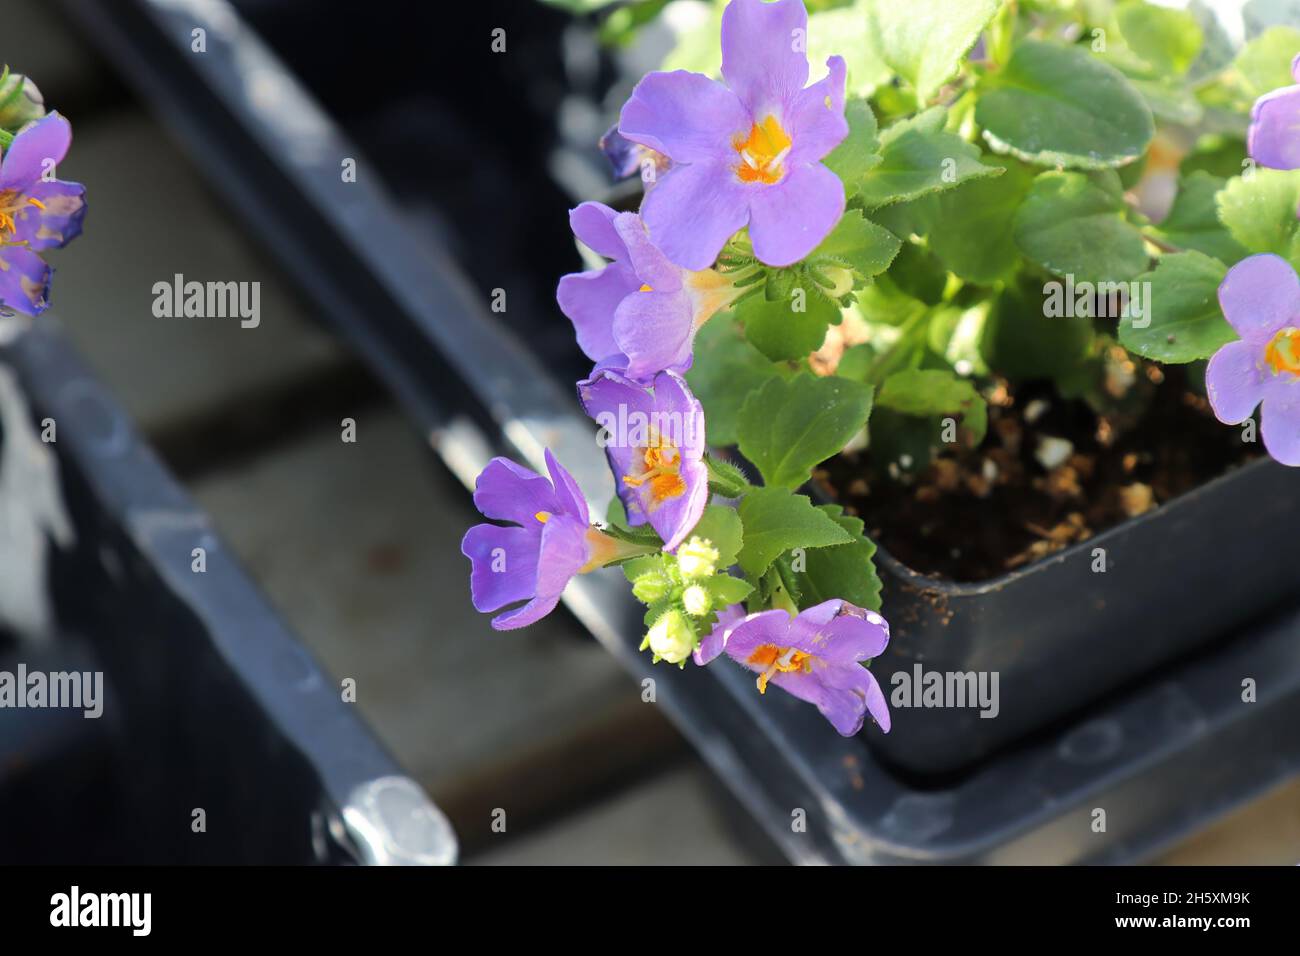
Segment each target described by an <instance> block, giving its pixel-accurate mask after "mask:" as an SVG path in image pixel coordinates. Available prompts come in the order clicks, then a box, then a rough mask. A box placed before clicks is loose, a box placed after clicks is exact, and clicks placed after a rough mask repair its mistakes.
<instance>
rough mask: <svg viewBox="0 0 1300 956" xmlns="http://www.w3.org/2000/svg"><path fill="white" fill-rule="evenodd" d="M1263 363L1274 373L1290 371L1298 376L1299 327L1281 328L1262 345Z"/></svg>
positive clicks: (1299, 366)
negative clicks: (1266, 343)
mask: <svg viewBox="0 0 1300 956" xmlns="http://www.w3.org/2000/svg"><path fill="white" fill-rule="evenodd" d="M1264 363H1265V364H1266V365H1268V367H1269V368H1271V369H1272V370H1273V374H1274V375H1280V374H1281V373H1282V372H1290V373H1291V374H1292V375H1294V376H1296V377H1297V378H1300V329H1297V328H1286V329H1282V330H1281V331H1280V332H1278V333H1277V335H1275V336H1273V338H1272V339H1271V340H1270V341H1269V343H1268V345H1266V346H1264Z"/></svg>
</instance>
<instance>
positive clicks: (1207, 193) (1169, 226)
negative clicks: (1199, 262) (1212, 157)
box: [1151, 170, 1246, 262]
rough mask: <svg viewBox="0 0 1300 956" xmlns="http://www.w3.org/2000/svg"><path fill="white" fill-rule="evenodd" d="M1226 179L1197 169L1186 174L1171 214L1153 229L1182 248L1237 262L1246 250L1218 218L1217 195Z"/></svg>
mask: <svg viewBox="0 0 1300 956" xmlns="http://www.w3.org/2000/svg"><path fill="white" fill-rule="evenodd" d="M1226 184H1227V180H1225V179H1221V178H1219V177H1218V176H1211V175H1210V174H1209V173H1207V172H1203V171H1200V170H1197V171H1195V172H1193V173H1191V174H1189V175H1187V176H1184V177H1183V179H1182V181H1181V182H1180V183H1179V186H1178V195H1177V197H1175V199H1174V205H1173V208H1172V209H1170V210H1169V215H1167V216H1166V217H1165V218H1164V221H1162V222H1161V223H1160V224H1159V225H1158V226H1155V227H1153V228H1152V230H1151V232H1152V234H1153V235H1155V236H1156V237H1157V238H1158V239H1160V240H1161V241H1163V242H1165V243H1167V244H1168V245H1171V246H1175V247H1176V248H1177V249H1178V250H1179V251H1195V252H1203V253H1205V254H1206V255H1207V256H1213V257H1214V258H1215V259H1218V260H1219V261H1221V262H1236V261H1237V260H1238V259H1242V258H1244V257H1245V256H1246V250H1245V249H1244V248H1243V247H1242V245H1241V244H1240V243H1239V242H1237V240H1236V239H1233V238H1232V235H1231V234H1230V233H1229V232H1228V230H1227V228H1226V227H1225V226H1224V225H1223V223H1222V222H1220V221H1219V212H1218V204H1217V201H1216V197H1217V195H1218V193H1219V190H1221V189H1223V187H1224V186H1225V185H1226Z"/></svg>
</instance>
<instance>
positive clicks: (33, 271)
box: [0, 70, 86, 316]
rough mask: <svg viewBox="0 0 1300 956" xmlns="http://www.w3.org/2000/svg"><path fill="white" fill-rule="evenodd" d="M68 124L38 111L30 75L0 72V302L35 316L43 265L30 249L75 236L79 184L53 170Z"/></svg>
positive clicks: (44, 299) (82, 205) (45, 301)
mask: <svg viewBox="0 0 1300 956" xmlns="http://www.w3.org/2000/svg"><path fill="white" fill-rule="evenodd" d="M71 143H72V126H71V125H70V124H69V123H68V121H67V120H66V119H64V118H63V117H62V116H60V115H59V114H58V113H48V114H47V113H46V112H45V106H44V102H43V101H42V99H41V95H40V91H39V90H37V89H36V86H35V84H34V83H32V81H31V79H30V78H28V77H24V76H19V75H17V74H11V73H9V72H8V70H6V71H5V72H4V74H3V75H2V76H0V147H2V148H3V151H4V155H3V159H0V308H7V309H12V310H14V311H17V312H21V313H23V314H24V315H30V316H37V315H40V314H41V313H42V312H44V311H45V310H46V309H47V308H48V307H49V288H50V274H51V270H50V267H49V266H48V265H47V264H46V263H45V261H44V260H43V259H42V258H41V257H40V255H39V254H38V253H40V252H43V251H44V250H46V249H58V248H62V247H63V246H65V245H67V244H68V243H69V242H71V241H72V240H73V239H75V238H76V237H77V236H79V235H80V234H81V223H82V220H83V219H84V218H85V215H86V200H85V193H86V190H85V187H84V186H82V185H81V184H80V183H72V182H65V181H64V180H61V179H57V178H55V176H54V171H55V168H56V167H57V165H58V164H59V163H60V162H62V161H63V157H64V156H66V155H67V152H68V147H69V146H70V145H71Z"/></svg>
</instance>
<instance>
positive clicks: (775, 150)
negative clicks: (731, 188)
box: [731, 115, 791, 186]
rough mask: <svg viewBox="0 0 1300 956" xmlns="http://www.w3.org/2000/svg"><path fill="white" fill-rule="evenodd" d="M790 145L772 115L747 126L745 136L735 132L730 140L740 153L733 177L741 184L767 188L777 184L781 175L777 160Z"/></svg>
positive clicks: (781, 157)
mask: <svg viewBox="0 0 1300 956" xmlns="http://www.w3.org/2000/svg"><path fill="white" fill-rule="evenodd" d="M790 142H791V140H790V134H789V133H787V132H786V131H785V130H784V129H783V128H782V126H781V124H780V122H779V121H778V120H777V118H776V117H775V116H772V115H768V116H767V117H765V118H764V119H763V122H761V123H755V124H754V125H753V126H751V127H750V130H749V135H748V136H747V137H746V136H742V134H740V133H737V134H736V136H735V137H734V138H733V139H732V141H731V145H732V147H734V148H735V150H736V152H737V153H739V154H740V162H739V163H737V164H736V166H735V171H736V178H737V179H739V180H740V181H741V182H742V183H764V184H766V185H768V186H770V185H772V184H773V183H778V182H780V181H781V177H782V176H783V175H784V174H785V173H784V170H783V169H782V168H781V160H783V159H785V155H786V153H788V152H790Z"/></svg>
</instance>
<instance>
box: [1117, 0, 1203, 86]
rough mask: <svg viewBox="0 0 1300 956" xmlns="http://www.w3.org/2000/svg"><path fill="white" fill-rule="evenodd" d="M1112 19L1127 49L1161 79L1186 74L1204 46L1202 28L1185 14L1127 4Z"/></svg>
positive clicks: (1152, 6) (1144, 4)
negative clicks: (1116, 22)
mask: <svg viewBox="0 0 1300 956" xmlns="http://www.w3.org/2000/svg"><path fill="white" fill-rule="evenodd" d="M1115 17H1116V19H1117V20H1118V21H1119V29H1120V33H1122V34H1123V36H1124V42H1126V43H1127V44H1128V46H1129V49H1131V50H1132V51H1133V52H1134V53H1136V54H1137V55H1138V56H1139V57H1141V58H1142V59H1143V60H1144V61H1145V62H1146V63H1147V64H1149V65H1150V66H1151V68H1152V69H1153V70H1154V71H1155V72H1156V73H1158V74H1161V75H1165V76H1168V75H1170V74H1183V73H1186V72H1187V68H1188V67H1190V66H1191V65H1192V62H1193V61H1194V60H1195V59H1196V57H1197V55H1198V54H1199V53H1200V52H1201V45H1202V44H1203V43H1204V42H1205V35H1204V33H1203V32H1202V30H1201V24H1200V23H1199V22H1198V21H1197V19H1196V17H1194V16H1192V14H1190V13H1188V12H1187V11H1185V10H1171V9H1169V8H1168V7H1157V6H1154V5H1153V4H1150V3H1126V4H1124V5H1123V6H1121V7H1120V8H1119V9H1118V10H1116V11H1115Z"/></svg>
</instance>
